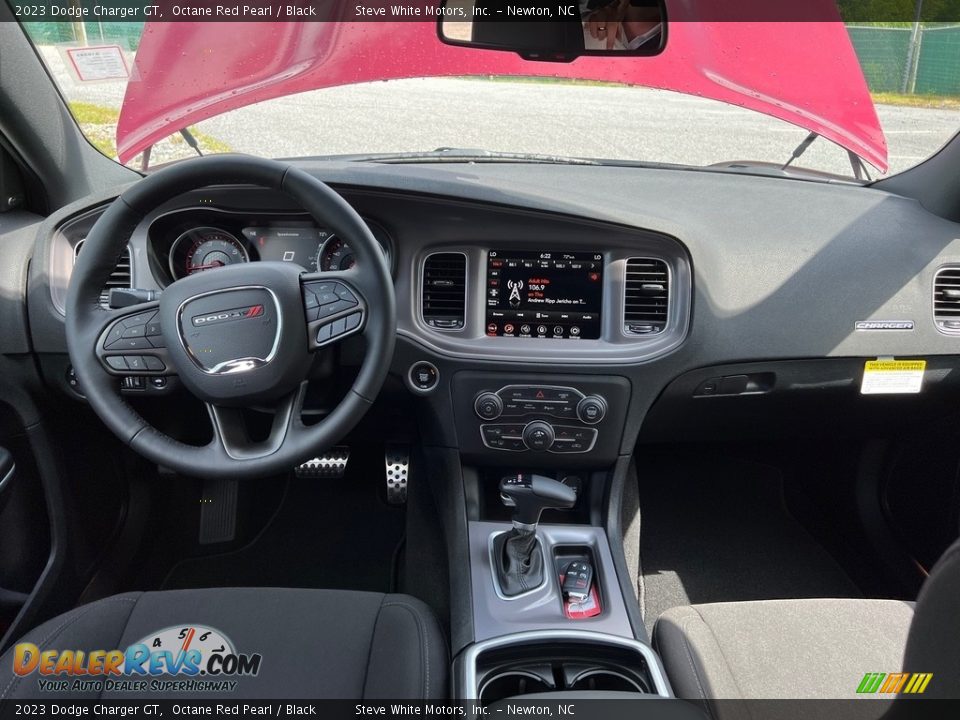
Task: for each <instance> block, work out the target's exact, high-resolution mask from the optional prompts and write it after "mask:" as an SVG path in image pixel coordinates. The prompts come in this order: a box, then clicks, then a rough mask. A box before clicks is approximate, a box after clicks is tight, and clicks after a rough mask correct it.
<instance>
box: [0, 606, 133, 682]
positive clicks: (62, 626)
mask: <svg viewBox="0 0 960 720" xmlns="http://www.w3.org/2000/svg"><path fill="white" fill-rule="evenodd" d="M137 600H138V598H131V597H125V598H107V599H106V600H100V601H99V602H95V603H91V604H90V605H89V606H88V607H87V608H86V609H85V610H83V611H82V612H79V613H77V614H76V615H74V616H73V617H72V618H69V619H67V620H64V621H63V622H62V623H60V625H58V626H57V628H56V629H55V630H54V631H53V632H52V633H50V634H49V635H47V636H46V637H45V638H44V639H43V640H41V641H40V642H38V643H37V647H39V648H40V649H41V650H43V649H44V648H46V646H47V643H50V642H52V641H54V640H56V639H57V638H58V637H59V636H60V633H62V632H63V631H64V630H66V629H67V628H68V627H70V626H71V625H73V624H74V623H75V622H77V621H78V620H79V619H80V618H82V617H84V616H85V615H87V614H88V613H89V612H91V611H92V610H94V609H96V608H98V607H101V606H102V605H104V604H106V603H115V602H122V603H136V602H137ZM20 680H21V677H20V676H19V675H16V674H14V676H13V678H12V679H11V680H10V682H9V683H8V684H7V686H6V687H5V688H4V689H3V692H2V693H0V700H5V699H6V698H7V695H8V693H11V692H13V690H15V689H16V687H17V685H18V684H19V682H20Z"/></svg>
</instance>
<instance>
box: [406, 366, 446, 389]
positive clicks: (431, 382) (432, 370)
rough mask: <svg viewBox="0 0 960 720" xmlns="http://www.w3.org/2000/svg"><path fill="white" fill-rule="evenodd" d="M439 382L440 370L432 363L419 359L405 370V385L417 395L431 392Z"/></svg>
mask: <svg viewBox="0 0 960 720" xmlns="http://www.w3.org/2000/svg"><path fill="white" fill-rule="evenodd" d="M439 384H440V371H439V370H438V369H437V366H436V365H434V364H433V363H430V362H427V361H426V360H420V361H419V362H415V363H414V364H413V365H411V366H410V369H409V370H407V387H409V388H410V389H411V390H412V391H413V392H415V393H417V394H418V395H427V394H428V393H432V392H433V391H434V390H436V389H437V385H439Z"/></svg>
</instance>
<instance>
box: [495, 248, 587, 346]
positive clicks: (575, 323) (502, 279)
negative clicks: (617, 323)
mask: <svg viewBox="0 0 960 720" xmlns="http://www.w3.org/2000/svg"><path fill="white" fill-rule="evenodd" d="M486 290H487V335H489V336H490V337H524V338H556V339H560V338H562V339H565V340H566V339H569V340H580V339H596V338H599V337H600V310H601V305H602V302H603V255H602V254H601V253H591V252H540V251H539V250H530V251H517V250H509V251H501V250H491V251H490V253H489V255H488V258H487V288H486Z"/></svg>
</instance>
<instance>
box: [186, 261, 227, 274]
mask: <svg viewBox="0 0 960 720" xmlns="http://www.w3.org/2000/svg"><path fill="white" fill-rule="evenodd" d="M216 267H223V263H222V262H220V261H219V260H214V261H213V262H212V263H207V264H206V265H191V266H190V267H189V268H188V270H189V271H190V272H193V271H194V270H209V269H210V268H216Z"/></svg>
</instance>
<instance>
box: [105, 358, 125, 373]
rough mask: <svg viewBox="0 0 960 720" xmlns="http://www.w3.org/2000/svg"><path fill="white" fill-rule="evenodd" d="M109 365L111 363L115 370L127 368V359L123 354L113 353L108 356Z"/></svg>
mask: <svg viewBox="0 0 960 720" xmlns="http://www.w3.org/2000/svg"><path fill="white" fill-rule="evenodd" d="M107 365H109V366H110V367H111V368H112V369H114V370H126V369H127V361H126V360H124V359H123V356H122V355H111V356H110V357H108V358H107Z"/></svg>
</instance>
